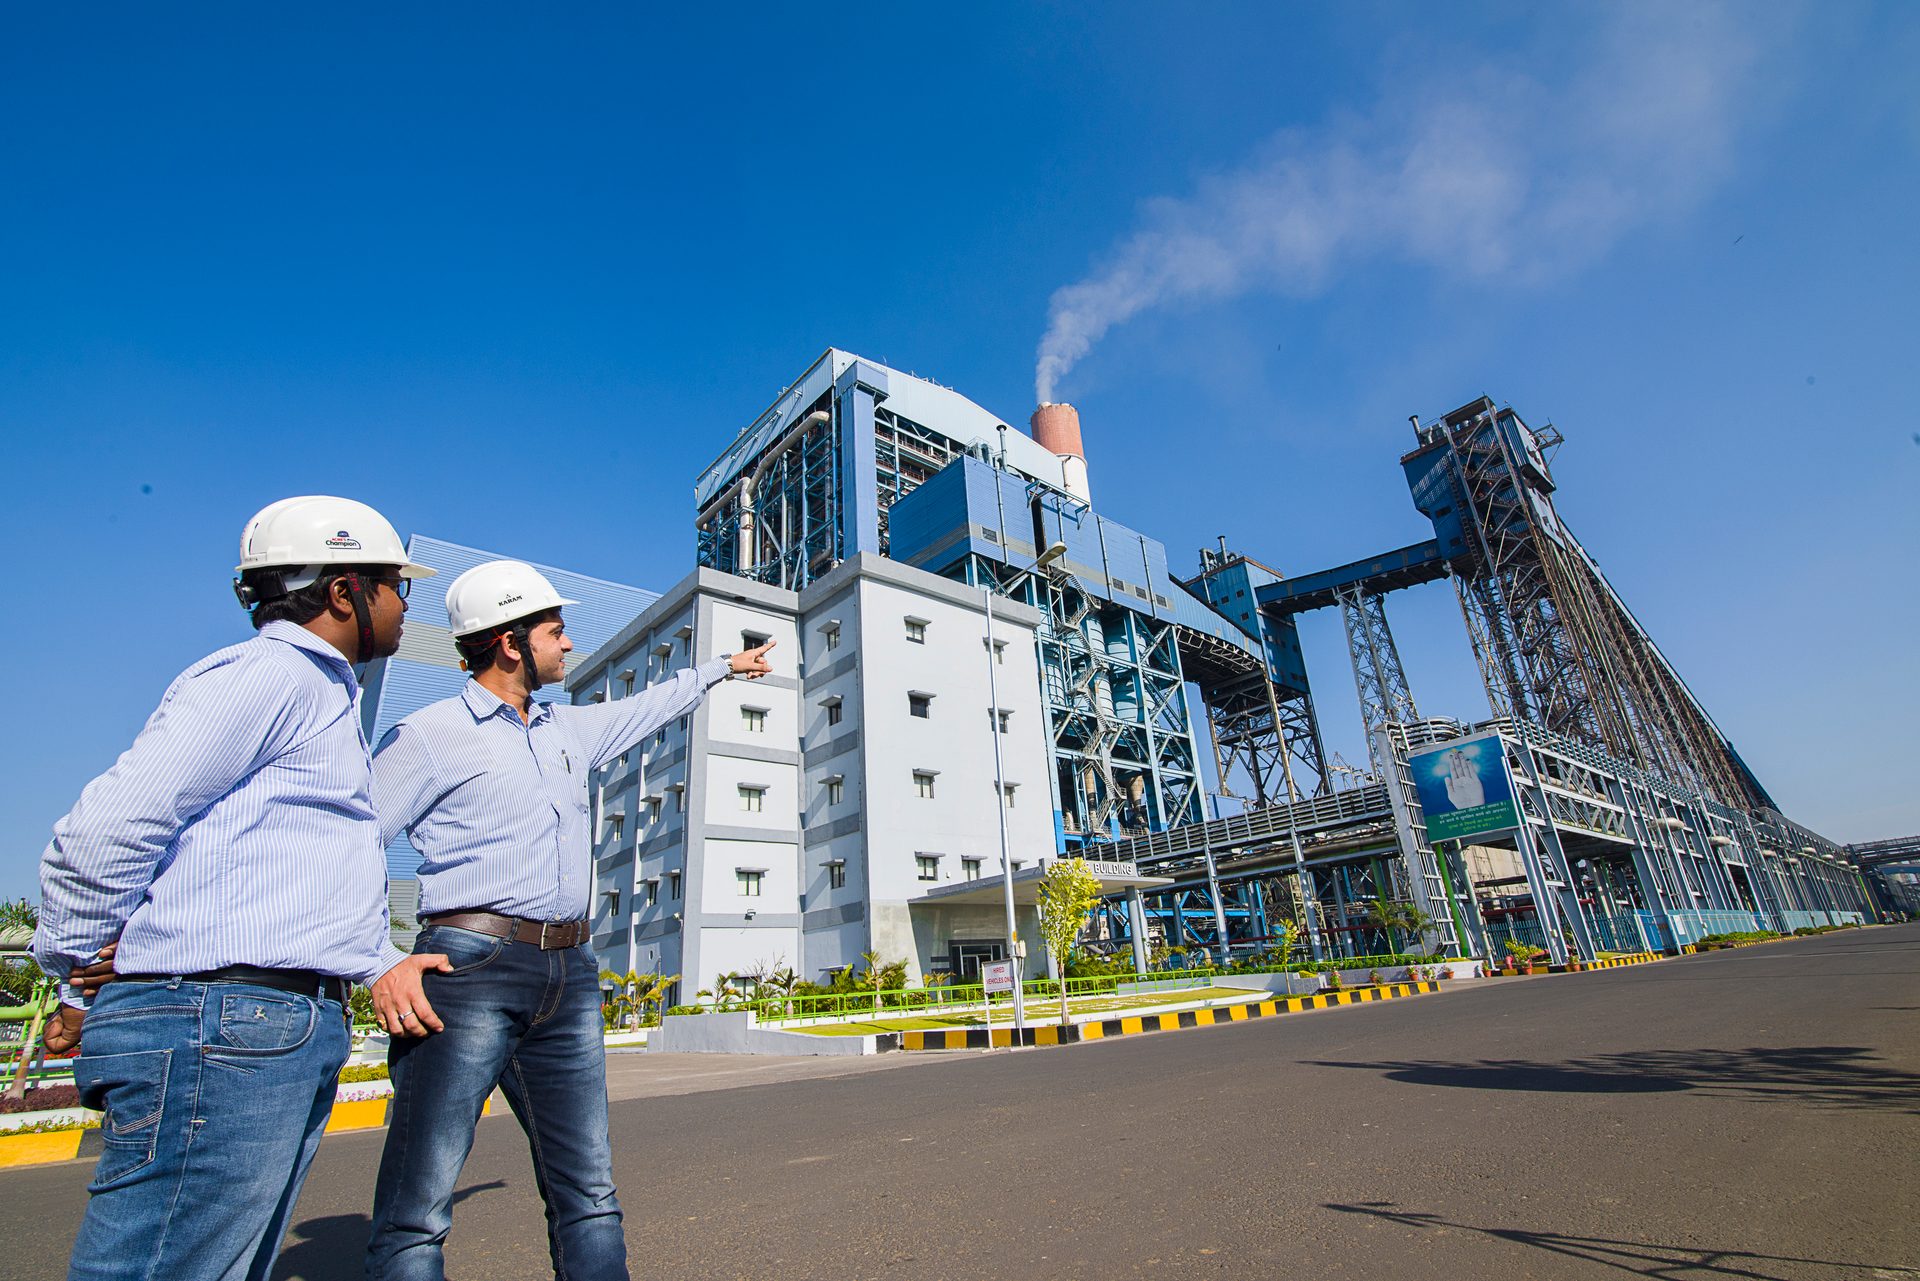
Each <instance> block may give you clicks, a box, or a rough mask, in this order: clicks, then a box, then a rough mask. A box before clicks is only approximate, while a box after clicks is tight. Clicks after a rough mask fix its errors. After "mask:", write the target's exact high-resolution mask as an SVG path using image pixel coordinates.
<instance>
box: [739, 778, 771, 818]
mask: <svg viewBox="0 0 1920 1281" xmlns="http://www.w3.org/2000/svg"><path fill="white" fill-rule="evenodd" d="M766 799H767V789H766V788H764V787H749V786H748V785H747V784H745V783H742V784H741V785H740V808H741V809H743V810H746V811H747V812H748V813H751V814H758V813H760V812H761V811H762V810H763V809H765V808H766Z"/></svg>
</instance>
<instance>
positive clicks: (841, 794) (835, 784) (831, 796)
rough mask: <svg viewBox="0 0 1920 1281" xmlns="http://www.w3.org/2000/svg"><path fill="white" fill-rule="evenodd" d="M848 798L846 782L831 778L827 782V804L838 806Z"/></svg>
mask: <svg viewBox="0 0 1920 1281" xmlns="http://www.w3.org/2000/svg"><path fill="white" fill-rule="evenodd" d="M846 796H847V785H846V783H845V781H843V780H841V779H837V778H830V779H828V780H827V804H829V805H838V804H839V803H840V802H841V801H843V800H845V799H846Z"/></svg>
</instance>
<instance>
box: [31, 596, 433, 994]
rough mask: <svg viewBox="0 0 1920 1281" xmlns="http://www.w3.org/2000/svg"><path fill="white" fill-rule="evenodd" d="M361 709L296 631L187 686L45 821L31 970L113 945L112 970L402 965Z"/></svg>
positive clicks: (341, 669)
mask: <svg viewBox="0 0 1920 1281" xmlns="http://www.w3.org/2000/svg"><path fill="white" fill-rule="evenodd" d="M359 702H360V684H359V682H358V681H357V680H355V679H354V675H353V668H352V667H351V666H350V665H349V664H348V663H347V660H346V659H345V658H344V657H343V656H342V655H341V654H340V652H339V651H338V650H336V649H334V648H333V647H332V646H331V645H329V644H327V643H326V642H325V641H323V640H321V639H320V638H319V637H318V636H315V635H314V634H313V633H312V632H310V631H308V630H307V629H306V628H304V627H299V626H296V625H295V624H293V623H287V622H273V623H268V624H267V625H266V626H265V627H263V628H261V630H260V632H259V634H258V635H256V636H254V637H253V638H252V639H250V640H245V641H242V642H240V643H239V644H238V645H230V646H228V647H227V648H226V649H223V650H220V651H218V652H217V653H214V654H210V655H208V656H207V657H206V658H203V659H201V660H200V661H199V662H197V663H195V664H194V665H193V666H192V667H189V668H188V669H187V670H186V671H184V672H182V673H181V674H180V676H179V677H178V678H177V679H175V680H174V682H173V684H172V685H170V686H168V687H167V692H166V694H165V696H163V697H162V698H161V700H160V706H159V707H158V708H157V709H155V711H154V713H153V715H152V716H151V717H149V718H148V720H147V724H146V728H144V729H142V730H141V731H140V736H139V737H138V738H136V739H135V740H134V742H133V746H132V747H130V748H128V749H127V751H126V752H125V753H124V754H123V755H122V756H121V757H120V759H119V760H118V761H117V762H115V763H114V766H113V768H112V769H110V770H108V771H107V772H106V773H105V774H102V775H101V776H100V777H99V778H96V779H94V780H93V782H91V783H89V784H87V787H86V790H85V791H83V792H82V793H81V794H80V800H79V803H78V804H76V805H75V806H74V807H73V810H72V811H71V812H70V813H68V814H67V816H66V817H65V818H63V819H61V820H60V821H59V822H58V823H56V824H55V825H54V828H53V840H52V842H51V843H50V844H49V845H48V846H47V849H46V853H45V854H44V855H43V856H42V857H41V863H40V895H41V903H40V928H39V931H38V933H37V934H36V935H35V936H34V958H35V959H36V960H37V961H38V962H39V963H40V966H41V968H42V969H44V970H46V971H47V972H48V973H50V974H65V973H67V972H68V970H69V969H70V968H72V967H77V966H85V965H91V964H92V963H93V961H94V959H95V956H94V954H95V953H96V952H97V951H98V950H99V949H100V948H102V947H104V946H105V945H106V944H108V943H110V942H112V941H113V940H114V939H115V938H118V939H119V940H120V950H119V952H118V953H117V954H116V955H115V957H114V968H115V969H116V970H118V971H119V972H121V973H123V974H192V973H196V972H198V971H201V970H213V969H219V968H221V967H222V966H227V965H259V966H269V967H273V968H278V969H300V970H318V971H320V972H321V973H323V974H331V975H337V976H339V977H342V978H348V979H354V980H357V981H360V982H371V981H372V980H373V979H375V978H377V977H379V976H380V975H381V974H383V973H385V972H386V970H387V969H388V967H389V966H391V965H392V964H394V963H395V962H397V961H399V960H400V959H401V958H402V953H400V952H398V951H395V950H394V948H393V946H392V944H391V943H390V942H389V941H388V939H387V927H388V920H387V895H386V883H387V882H386V861H385V859H384V858H383V857H382V854H381V845H380V825H379V823H378V822H377V821H376V820H375V818H374V815H373V799H372V770H371V766H370V763H369V760H368V753H367V741H366V736H365V734H364V733H363V732H362V730H361V728H360V713H359ZM63 996H64V997H65V998H66V999H68V1000H69V1003H74V1004H77V1002H74V1001H73V1000H72V998H71V993H70V992H68V991H65V990H63Z"/></svg>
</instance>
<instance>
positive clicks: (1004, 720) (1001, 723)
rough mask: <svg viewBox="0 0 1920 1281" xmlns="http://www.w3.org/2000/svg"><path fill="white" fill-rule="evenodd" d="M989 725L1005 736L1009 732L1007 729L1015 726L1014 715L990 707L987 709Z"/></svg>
mask: <svg viewBox="0 0 1920 1281" xmlns="http://www.w3.org/2000/svg"><path fill="white" fill-rule="evenodd" d="M987 724H989V725H993V726H996V727H998V728H999V730H1000V732H1001V733H1002V734H1004V733H1006V732H1007V727H1008V726H1010V725H1012V724H1013V713H1012V712H1008V711H995V710H994V709H993V708H991V707H989V708H988V709H987Z"/></svg>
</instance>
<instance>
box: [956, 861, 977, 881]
mask: <svg viewBox="0 0 1920 1281" xmlns="http://www.w3.org/2000/svg"><path fill="white" fill-rule="evenodd" d="M960 875H961V877H962V879H964V880H969V881H976V880H979V879H980V860H979V859H977V858H963V859H961V860H960Z"/></svg>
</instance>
